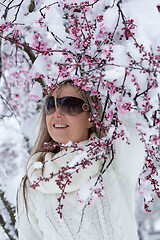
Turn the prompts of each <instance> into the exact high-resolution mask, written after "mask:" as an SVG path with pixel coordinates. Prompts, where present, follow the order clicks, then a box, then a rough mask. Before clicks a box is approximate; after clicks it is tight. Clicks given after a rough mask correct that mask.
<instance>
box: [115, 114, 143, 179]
mask: <svg viewBox="0 0 160 240" xmlns="http://www.w3.org/2000/svg"><path fill="white" fill-rule="evenodd" d="M120 119H121V120H122V123H123V124H124V126H125V127H126V130H127V132H128V134H129V141H130V145H128V144H127V143H126V140H124V141H123V140H122V139H117V140H116V141H115V144H114V146H115V166H116V168H117V170H118V171H119V172H120V173H121V174H122V175H124V176H125V177H127V178H128V179H129V180H131V181H132V182H135V181H136V180H137V179H138V176H139V174H140V172H141V171H142V167H143V164H144V159H145V150H144V143H143V142H142V141H141V140H140V136H139V132H138V130H137V129H136V122H139V121H140V120H141V116H139V115H138V114H137V113H127V114H121V115H120Z"/></svg>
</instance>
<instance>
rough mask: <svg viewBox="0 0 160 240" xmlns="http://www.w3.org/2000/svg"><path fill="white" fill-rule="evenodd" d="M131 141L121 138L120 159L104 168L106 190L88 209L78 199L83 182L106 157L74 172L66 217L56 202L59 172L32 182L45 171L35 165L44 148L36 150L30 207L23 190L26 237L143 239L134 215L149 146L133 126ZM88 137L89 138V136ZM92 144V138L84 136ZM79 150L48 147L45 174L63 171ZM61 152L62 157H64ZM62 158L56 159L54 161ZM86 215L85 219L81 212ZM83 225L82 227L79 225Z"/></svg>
mask: <svg viewBox="0 0 160 240" xmlns="http://www.w3.org/2000/svg"><path fill="white" fill-rule="evenodd" d="M128 130H129V132H130V137H131V145H127V144H126V143H125V142H123V141H122V140H116V142H115V149H116V153H115V159H114V160H113V162H112V164H111V165H110V167H109V168H108V170H107V171H106V172H105V173H104V174H103V186H104V196H103V197H97V199H96V200H95V201H94V202H93V203H92V204H91V205H89V206H87V207H86V208H85V209H84V205H85V203H84V202H79V201H77V192H78V191H79V189H80V188H81V186H82V185H83V184H84V183H85V182H87V181H89V180H90V179H92V178H93V177H95V176H96V175H97V174H98V171H99V169H100V165H101V163H100V162H97V161H95V162H94V163H93V164H92V165H91V166H89V167H88V168H87V169H81V170H80V172H79V173H78V174H77V173H74V174H73V177H72V183H71V184H70V185H68V187H67V188H66V192H67V195H66V199H64V200H63V204H64V207H63V217H62V219H60V217H59V215H58V214H57V211H56V208H57V206H58V202H57V197H59V195H60V189H59V187H58V186H57V184H56V183H55V178H52V179H51V180H50V181H49V182H40V186H39V187H37V188H36V189H33V188H31V187H30V185H31V184H33V182H34V181H36V180H37V178H39V177H40V176H42V173H41V169H37V168H35V165H34V163H35V162H37V161H38V160H39V156H40V154H41V153H37V154H35V155H34V156H33V157H32V158H31V159H30V161H29V164H28V179H29V180H27V183H26V184H27V195H26V200H27V210H28V215H27V214H26V208H25V203H24V198H23V188H22V186H21V188H20V190H19V200H18V209H19V210H18V229H19V239H20V240H88V239H92V240H103V239H104V240H137V239H138V236H137V230H136V223H135V217H134V195H135V185H136V181H137V178H138V175H139V173H140V171H141V169H142V165H143V161H144V146H143V144H142V143H141V142H140V140H139V136H138V133H137V131H136V130H135V128H134V127H133V126H132V127H130V126H128ZM87 142H88V141H87ZM84 144H86V142H84ZM76 154H77V153H76V152H72V151H71V150H70V149H68V151H67V154H66V151H65V150H62V151H61V152H59V153H58V154H56V155H53V153H47V154H46V156H45V161H46V163H45V167H44V171H43V176H49V174H50V173H51V172H57V171H58V170H59V169H60V168H61V166H62V165H63V166H65V164H66V163H67V162H70V161H72V159H73V158H74V156H75V155H76ZM59 157H60V158H59ZM52 159H56V160H55V161H49V160H52ZM82 215H83V221H82V223H81V216H82ZM80 225H81V228H80V229H79V226H80Z"/></svg>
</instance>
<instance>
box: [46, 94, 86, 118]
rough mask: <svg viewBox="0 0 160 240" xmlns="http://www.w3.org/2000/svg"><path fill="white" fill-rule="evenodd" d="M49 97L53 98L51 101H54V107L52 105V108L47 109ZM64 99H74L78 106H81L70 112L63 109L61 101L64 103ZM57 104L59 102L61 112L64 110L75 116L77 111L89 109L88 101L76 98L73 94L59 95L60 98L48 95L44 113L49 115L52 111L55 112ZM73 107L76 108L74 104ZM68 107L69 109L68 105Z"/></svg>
mask: <svg viewBox="0 0 160 240" xmlns="http://www.w3.org/2000/svg"><path fill="white" fill-rule="evenodd" d="M50 99H53V100H54V101H53V102H54V107H53V106H52V108H53V110H48V104H49V101H50ZM65 100H70V101H71V102H72V101H75V100H76V101H78V104H79V106H80V105H81V108H80V109H79V110H80V111H78V112H75V113H74V114H70V113H69V111H66V110H64V107H63V103H64V101H65ZM53 102H52V103H53ZM57 104H60V107H61V109H62V112H64V113H65V114H67V115H71V116H76V115H78V114H79V113H82V112H88V111H89V110H90V108H89V105H88V103H86V102H85V101H84V100H83V99H81V98H77V97H73V96H65V97H61V98H55V97H54V96H49V97H47V99H46V101H45V113H46V115H50V114H52V113H53V112H55V111H56V106H57ZM75 108H76V106H75ZM68 109H69V106H68Z"/></svg>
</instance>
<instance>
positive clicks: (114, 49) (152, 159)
mask: <svg viewBox="0 0 160 240" xmlns="http://www.w3.org/2000/svg"><path fill="white" fill-rule="evenodd" d="M0 16H1V23H0V49H1V50H0V79H1V85H0V99H1V112H0V118H1V120H2V123H3V124H4V122H5V121H6V119H14V121H15V122H16V124H18V127H17V129H18V130H17V131H18V134H19V136H20V138H21V141H22V142H23V144H21V146H20V148H21V151H20V152H19V148H18V147H17V142H16V141H14V142H12V141H10V142H7V139H6V140H5V141H6V142H7V144H6V143H4V142H3V141H2V144H1V149H2V150H1V151H2V153H1V155H2V159H4V158H6V156H7V159H8V160H7V163H8V162H9V159H13V156H14V157H15V159H21V161H22V158H23V157H22V155H23V154H24V155H23V156H26V159H27V157H28V152H29V151H30V148H31V144H30V141H29V140H28V139H27V136H26V132H25V130H24V129H23V126H24V125H25V124H26V122H27V121H29V119H33V118H34V117H35V116H36V115H37V113H38V112H39V109H40V107H41V104H42V100H43V96H44V94H47V93H48V92H49V91H53V90H54V89H56V87H57V84H58V83H59V82H61V81H62V80H65V79H72V80H73V82H74V84H75V85H78V86H80V87H82V88H83V89H84V90H88V91H90V92H91V95H93V96H94V95H97V96H98V97H99V99H100V100H101V102H102V106H103V114H102V117H101V119H99V118H98V117H97V116H98V115H97V109H98V108H99V106H98V105H96V103H95V104H94V106H93V107H94V109H95V111H94V113H93V114H92V116H91V118H92V120H94V121H95V123H96V126H97V127H98V128H99V130H100V132H103V133H105V135H106V137H104V138H102V139H101V140H99V142H98V143H97V142H96V143H94V139H93V145H92V147H91V150H90V152H89V153H88V155H87V157H86V156H85V154H84V156H83V158H81V159H79V161H78V162H77V163H76V164H75V165H74V166H70V165H69V166H67V167H66V168H65V169H62V172H61V173H60V175H59V181H57V184H58V186H59V187H60V189H61V190H62V194H61V197H60V198H59V199H58V205H57V206H58V207H57V212H58V213H59V214H60V217H61V214H62V213H61V209H62V208H63V201H62V200H63V198H65V187H66V185H67V184H69V183H70V182H71V172H72V171H73V170H74V171H75V170H76V171H78V169H79V168H80V167H82V168H85V167H86V166H87V165H90V164H92V159H94V158H95V157H98V158H99V159H103V160H105V161H107V159H108V158H107V155H106V153H107V152H110V153H111V155H112V157H111V160H110V162H109V163H108V165H107V167H109V165H110V163H111V161H112V160H113V158H114V149H113V145H112V144H113V142H114V140H115V139H117V138H120V139H121V140H122V141H124V140H125V141H126V144H129V141H130V139H129V135H128V132H127V129H126V128H125V126H124V124H123V121H122V119H121V118H120V115H121V114H123V115H124V116H126V117H127V116H129V117H130V121H131V122H133V123H134V124H136V126H137V130H138V131H139V135H140V138H141V141H142V142H144V145H145V151H146V155H145V162H144V167H143V171H142V174H141V175H140V177H139V180H138V191H139V193H140V195H142V198H143V200H144V209H145V210H146V211H147V212H150V211H151V207H152V205H153V204H154V199H156V201H157V199H158V200H159V198H160V190H159V160H160V156H159V150H160V148H159V147H160V140H159V139H160V126H159V124H160V123H159V119H160V93H159V92H160V91H159V79H160V45H159V38H160V30H159V29H158V28H157V26H158V25H159V22H160V5H159V1H158V0H155V1H154V2H152V1H149V0H142V1H140V2H139V1H138V0H107V1H104V0H90V1H79V0H76V1H75V0H59V1H54V0H53V1H51V0H50V1H49V0H30V1H26V0H12V1H9V0H4V1H3V0H1V1H0ZM133 112H135V113H137V115H136V116H138V118H136V119H135V117H134V116H133V114H132V113H133ZM8 124H9V123H8ZM6 146H8V147H6ZM46 147H50V148H52V147H54V146H50V143H46ZM60 147H62V146H60ZM73 147H75V148H76V147H77V146H75V145H74V146H73ZM97 152H101V155H97ZM19 161H20V160H19ZM10 162H12V163H13V164H14V161H13V160H11V161H10ZM17 164H20V162H19V163H17V161H16V160H15V165H16V166H17ZM9 166H11V164H9ZM1 167H2V170H3V172H4V174H5V175H6V176H5V179H8V178H7V176H10V174H13V173H16V170H15V169H14V167H13V168H12V167H11V172H10V170H9V169H8V168H7V167H5V166H4V163H3V162H2V164H1ZM7 171H8V172H7ZM105 171H106V169H104V168H102V169H101V173H100V174H103V173H104V172H105ZM52 177H53V174H52V173H51V175H50V176H49V177H48V179H39V180H38V181H37V182H36V183H35V184H34V186H33V187H37V186H38V183H39V181H45V180H49V179H50V178H52ZM66 179H67V180H66ZM63 180H66V182H65V184H64V182H63ZM93 184H94V187H93V188H92V191H91V192H90V193H89V195H88V198H87V199H88V200H87V204H89V203H90V201H91V198H93V193H94V194H95V195H98V196H101V195H102V191H101V190H102V189H103V186H102V185H101V184H102V183H101V178H100V176H99V177H98V178H97V179H96V181H95V182H94V183H93ZM0 186H1V182H0ZM5 191H6V190H5V187H2V190H1V192H0V199H1V201H2V202H3V204H4V208H5V209H6V211H7V214H9V215H10V213H12V214H11V215H10V217H13V216H14V211H13V210H12V208H11V209H10V208H7V205H8V206H11V205H10V204H9V202H8V201H7V200H6V198H4V196H5V194H4V193H5ZM5 202H6V204H7V205H5ZM151 203H152V204H151ZM0 216H1V219H3V220H0V223H1V226H2V227H3V229H4V230H5V232H6V234H7V235H8V237H9V239H16V236H17V233H16V226H15V222H14V221H15V220H14V218H12V219H11V222H12V224H11V225H12V227H13V229H14V234H12V237H11V236H10V233H9V232H10V231H11V230H10V229H11V228H10V227H8V226H7V227H5V223H4V224H3V222H5V221H7V220H5V219H4V217H3V213H2V214H1V215H0ZM4 216H6V215H5V214H4Z"/></svg>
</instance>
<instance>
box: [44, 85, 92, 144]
mask: <svg viewBox="0 0 160 240" xmlns="http://www.w3.org/2000/svg"><path fill="white" fill-rule="evenodd" d="M65 96H72V97H77V98H81V96H80V94H79V93H78V92H77V91H76V89H75V88H74V87H73V86H71V85H66V86H63V87H62V88H61V89H60V92H59V94H58V96H57V97H58V98H61V97H65ZM88 118H89V113H88V112H82V113H79V114H77V115H76V116H71V115H67V114H65V113H63V111H62V109H61V107H60V105H59V104H58V106H57V109H56V111H54V112H53V113H51V114H50V115H46V123H47V130H48V133H49V135H50V136H51V138H52V139H53V140H54V141H56V142H58V143H63V144H66V143H67V142H69V141H72V143H75V142H80V141H83V140H86V139H88V135H89V128H91V127H92V126H93V122H90V121H89V120H88Z"/></svg>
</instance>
